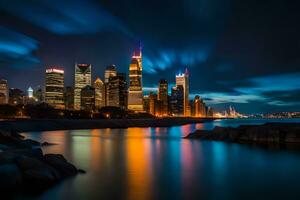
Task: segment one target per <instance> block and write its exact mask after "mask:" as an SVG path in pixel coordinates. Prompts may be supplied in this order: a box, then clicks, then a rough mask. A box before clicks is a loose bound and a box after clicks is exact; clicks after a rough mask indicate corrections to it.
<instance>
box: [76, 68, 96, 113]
mask: <svg viewBox="0 0 300 200" xmlns="http://www.w3.org/2000/svg"><path fill="white" fill-rule="evenodd" d="M74 83H75V87H74V109H75V110H80V107H81V90H82V88H84V87H85V86H87V85H89V86H91V83H92V65H91V64H75V81H74Z"/></svg>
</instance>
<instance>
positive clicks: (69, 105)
mask: <svg viewBox="0 0 300 200" xmlns="http://www.w3.org/2000/svg"><path fill="white" fill-rule="evenodd" d="M64 99H65V108H66V109H67V110H73V109H74V88H73V87H72V86H67V87H65V91H64Z"/></svg>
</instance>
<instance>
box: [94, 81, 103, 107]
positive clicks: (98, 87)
mask: <svg viewBox="0 0 300 200" xmlns="http://www.w3.org/2000/svg"><path fill="white" fill-rule="evenodd" d="M94 88H95V107H96V109H100V108H102V107H104V106H105V85H104V83H103V81H102V80H101V79H100V78H99V77H97V78H96V80H95V82H94Z"/></svg>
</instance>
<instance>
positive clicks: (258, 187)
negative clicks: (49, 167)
mask: <svg viewBox="0 0 300 200" xmlns="http://www.w3.org/2000/svg"><path fill="white" fill-rule="evenodd" d="M215 123H216V124H219V123H222V122H219V121H218V122H215ZM226 123H228V122H226ZM234 123H235V124H236V122H234ZM213 125H214V124H195V125H185V126H181V127H170V128H128V129H94V130H73V131H52V132H32V133H26V134H24V135H25V136H26V137H27V138H31V139H35V140H39V141H42V142H43V141H47V142H50V143H55V144H56V145H52V146H47V147H45V148H44V149H43V150H44V153H62V154H63V155H64V156H65V157H66V158H67V159H68V160H69V161H70V162H72V163H73V164H75V165H76V166H77V167H78V168H82V169H84V170H86V171H87V173H86V174H84V175H78V176H76V177H74V178H70V179H68V180H66V181H63V182H62V183H60V184H58V185H56V186H54V187H53V188H51V189H49V190H47V191H46V192H45V193H43V194H41V196H37V197H30V198H32V199H63V198H64V199H66V198H69V199H128V200H129V199H133V200H135V199H200V198H202V199H247V198H248V197H249V199H250V198H255V197H257V195H260V196H261V197H266V198H264V199H272V198H279V197H282V198H288V197H289V195H292V194H293V195H295V191H297V185H298V184H297V183H298V180H300V174H299V173H298V169H299V168H300V155H299V153H295V152H289V151H270V150H266V149H261V148H254V147H251V146H247V145H239V144H230V143H223V142H203V141H199V140H188V139H182V136H185V135H186V134H188V133H190V132H193V131H194V130H195V129H196V128H197V129H199V128H204V129H205V128H207V129H209V128H210V127H211V126H213ZM286 169H288V170H286ZM274 180H276V181H274ZM280 183H285V185H284V186H283V185H282V184H280ZM254 190H255V191H256V192H255V193H253V194H252V193H251V194H250V193H249V192H248V191H254ZM264 195H265V196H264Z"/></svg>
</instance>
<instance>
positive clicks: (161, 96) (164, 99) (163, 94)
mask: <svg viewBox="0 0 300 200" xmlns="http://www.w3.org/2000/svg"><path fill="white" fill-rule="evenodd" d="M157 99H158V100H159V101H161V110H160V112H161V115H163V116H165V115H168V82H167V80H165V79H161V80H160V81H159V85H158V96H157Z"/></svg>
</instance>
